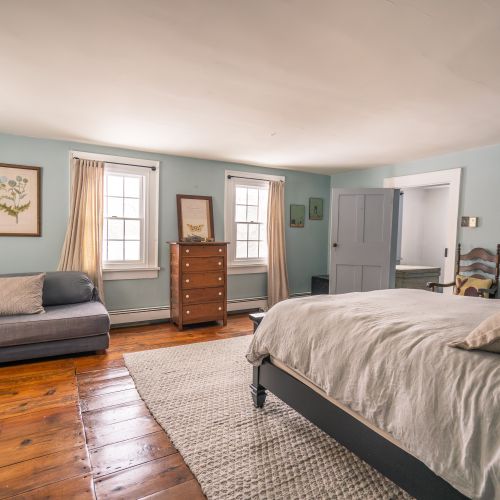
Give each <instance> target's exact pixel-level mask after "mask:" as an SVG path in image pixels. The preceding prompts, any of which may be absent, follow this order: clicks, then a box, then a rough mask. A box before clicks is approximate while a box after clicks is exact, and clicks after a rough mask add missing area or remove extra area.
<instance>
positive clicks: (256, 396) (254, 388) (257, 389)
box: [250, 366, 266, 408]
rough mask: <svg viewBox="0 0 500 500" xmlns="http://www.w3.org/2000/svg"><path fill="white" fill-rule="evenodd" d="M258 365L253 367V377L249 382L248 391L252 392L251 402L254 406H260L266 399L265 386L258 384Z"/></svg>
mask: <svg viewBox="0 0 500 500" xmlns="http://www.w3.org/2000/svg"><path fill="white" fill-rule="evenodd" d="M259 377H260V366H254V367H253V378H252V383H251V384H250V392H251V393H252V399H253V404H254V406H255V408H262V407H263V406H264V403H265V401H266V388H265V387H264V386H263V385H260V384H259Z"/></svg>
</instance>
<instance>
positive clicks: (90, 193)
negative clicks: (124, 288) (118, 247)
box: [58, 158, 104, 299]
mask: <svg viewBox="0 0 500 500" xmlns="http://www.w3.org/2000/svg"><path fill="white" fill-rule="evenodd" d="M71 179H72V181H71V200H70V214H69V222H68V229H67V231H66V238H65V240H64V247H63V250H62V253H61V260H60V261H59V266H58V269H59V270H60V271H82V272H84V273H86V274H87V275H88V276H89V277H90V279H91V280H92V281H93V282H94V284H95V285H96V287H97V289H98V290H99V295H100V297H101V299H103V298H104V290H103V286H102V263H101V256H102V255H101V254H102V225H103V182H104V162H102V161H94V160H80V159H76V158H75V159H73V164H72V167H71Z"/></svg>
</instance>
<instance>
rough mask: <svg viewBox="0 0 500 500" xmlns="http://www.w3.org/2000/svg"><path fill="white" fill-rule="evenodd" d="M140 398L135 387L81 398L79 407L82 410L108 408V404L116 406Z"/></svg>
mask: <svg viewBox="0 0 500 500" xmlns="http://www.w3.org/2000/svg"><path fill="white" fill-rule="evenodd" d="M140 399H141V396H139V393H138V392H137V391H136V390H135V389H128V390H127V391H120V392H112V393H110V394H104V395H102V396H96V397H93V398H87V399H81V400H80V408H81V409H82V412H87V411H91V410H100V409H101V408H108V407H110V406H118V405H121V404H123V403H131V402H132V401H139V400H140Z"/></svg>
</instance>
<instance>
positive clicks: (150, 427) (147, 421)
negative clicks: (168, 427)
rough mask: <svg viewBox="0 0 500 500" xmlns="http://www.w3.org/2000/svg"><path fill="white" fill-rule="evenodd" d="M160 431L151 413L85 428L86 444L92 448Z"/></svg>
mask: <svg viewBox="0 0 500 500" xmlns="http://www.w3.org/2000/svg"><path fill="white" fill-rule="evenodd" d="M161 431H162V428H161V427H160V426H159V425H158V423H157V422H156V420H155V419H154V418H153V417H152V416H151V415H147V416H143V417H138V418H133V419H131V420H125V421H123V422H118V423H115V424H110V425H103V426H96V427H94V428H92V429H87V432H86V437H87V445H88V447H89V450H92V449H94V448H99V447H101V446H106V445H108V444H114V443H119V442H120V441H126V440H128V439H133V438H137V437H141V436H147V435H148V434H153V433H154V432H161Z"/></svg>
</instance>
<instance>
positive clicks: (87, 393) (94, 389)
mask: <svg viewBox="0 0 500 500" xmlns="http://www.w3.org/2000/svg"><path fill="white" fill-rule="evenodd" d="M128 389H135V384H134V381H133V379H132V377H131V376H130V375H127V376H125V377H117V378H112V379H108V380H101V381H98V382H94V381H90V382H84V383H80V384H78V393H79V395H80V398H81V399H87V398H90V397H95V396H102V395H104V394H110V393H112V392H119V391H126V390H128Z"/></svg>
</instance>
